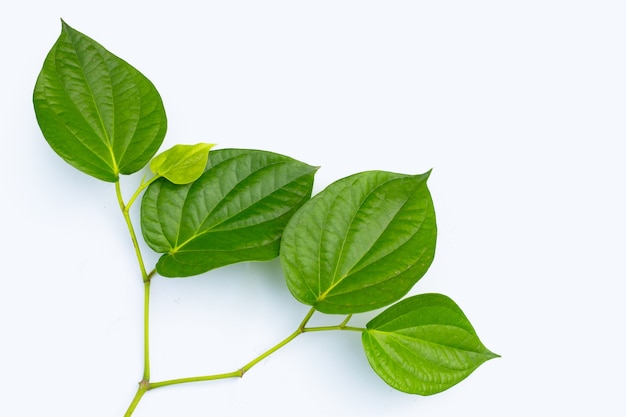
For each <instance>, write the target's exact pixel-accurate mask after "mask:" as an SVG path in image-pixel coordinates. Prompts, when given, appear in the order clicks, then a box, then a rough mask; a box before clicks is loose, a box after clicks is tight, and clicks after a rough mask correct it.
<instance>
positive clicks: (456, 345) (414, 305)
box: [362, 294, 498, 395]
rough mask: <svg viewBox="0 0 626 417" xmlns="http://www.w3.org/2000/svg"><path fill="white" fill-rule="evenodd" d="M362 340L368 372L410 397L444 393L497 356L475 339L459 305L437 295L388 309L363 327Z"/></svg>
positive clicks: (419, 297) (421, 297) (412, 298)
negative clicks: (370, 367)
mask: <svg viewBox="0 0 626 417" xmlns="http://www.w3.org/2000/svg"><path fill="white" fill-rule="evenodd" d="M362 342H363V348H364V349H365V355H366V356H367V360H368V361H369V363H370V365H371V366H372V368H373V369H374V371H375V372H376V373H377V374H378V375H379V376H380V377H381V378H382V379H383V380H384V381H385V382H386V383H387V384H389V385H390V386H392V387H393V388H395V389H398V390H400V391H403V392H407V393H410V394H420V395H431V394H436V393H438V392H441V391H444V390H446V389H448V388H450V387H452V386H453V385H455V384H457V383H459V382H461V381H462V380H463V379H465V378H466V377H467V376H468V375H469V374H471V373H472V372H473V371H474V370H475V369H476V368H478V367H479V366H480V365H481V364H482V363H484V362H485V361H487V360H489V359H493V358H496V357H498V355H496V354H495V353H492V352H490V351H489V350H488V349H487V348H486V347H485V346H484V345H483V344H482V342H481V341H480V340H479V339H478V336H477V335H476V332H475V331H474V328H473V327H472V325H471V324H470V322H469V321H468V320H467V317H465V315H464V314H463V312H462V311H461V309H460V308H459V306H458V305H456V303H454V301H452V300H451V299H450V298H448V297H446V296H445V295H441V294H423V295H417V296H414V297H410V298H407V299H405V300H403V301H401V302H399V303H398V304H396V305H393V306H391V307H390V308H388V309H387V310H385V311H384V312H383V313H381V314H380V315H378V316H377V317H375V318H374V319H373V320H371V321H370V322H369V323H368V324H367V330H365V331H364V332H363V334H362Z"/></svg>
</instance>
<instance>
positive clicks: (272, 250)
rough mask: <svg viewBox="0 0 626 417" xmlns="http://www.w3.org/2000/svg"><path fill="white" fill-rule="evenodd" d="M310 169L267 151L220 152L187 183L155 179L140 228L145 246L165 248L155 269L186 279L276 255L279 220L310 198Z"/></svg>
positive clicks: (312, 169)
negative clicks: (199, 173)
mask: <svg viewBox="0 0 626 417" xmlns="http://www.w3.org/2000/svg"><path fill="white" fill-rule="evenodd" d="M316 171H317V168H316V167H312V166H310V165H307V164H304V163H302V162H299V161H296V160H294V159H291V158H288V157H286V156H283V155H278V154H275V153H271V152H265V151H256V150H244V149H222V150H217V151H212V152H211V153H210V154H209V163H208V165H207V170H206V171H205V172H204V174H202V176H200V178H198V179H197V180H196V181H194V182H193V183H190V184H186V185H176V184H173V183H171V182H169V181H167V180H166V179H164V178H161V179H159V180H157V181H155V182H154V183H152V184H151V185H150V186H149V187H148V189H147V190H146V192H145V194H144V197H143V200H142V205H141V225H142V231H143V236H144V238H145V240H146V242H147V243H148V245H149V246H150V247H151V248H152V249H154V250H155V251H156V252H159V253H164V255H163V256H161V258H160V259H159V261H158V263H157V271H158V272H159V274H161V275H163V276H167V277H184V276H191V275H197V274H200V273H203V272H206V271H209V270H211V269H214V268H217V267H220V266H224V265H228V264H232V263H236V262H242V261H263V260H269V259H272V258H275V257H276V256H278V249H279V244H280V238H281V235H282V232H283V229H284V227H285V224H286V223H287V221H288V220H289V218H291V216H292V215H293V213H294V212H295V211H296V210H297V209H298V208H299V207H300V206H301V205H302V204H303V203H304V202H305V201H307V200H308V199H309V198H310V196H311V189H312V187H313V177H314V175H315V172H316Z"/></svg>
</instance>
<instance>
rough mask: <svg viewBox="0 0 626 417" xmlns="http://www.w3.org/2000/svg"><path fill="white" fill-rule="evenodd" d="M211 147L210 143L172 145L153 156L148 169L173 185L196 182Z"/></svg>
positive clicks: (202, 170) (207, 158) (204, 165)
mask: <svg viewBox="0 0 626 417" xmlns="http://www.w3.org/2000/svg"><path fill="white" fill-rule="evenodd" d="M213 146H214V145H213V144H210V143H198V144H196V145H174V146H172V147H171V148H170V149H168V150H166V151H164V152H162V153H160V154H159V155H157V156H155V157H154V159H153V160H152V161H150V169H151V170H152V172H154V173H155V174H156V175H158V176H160V177H164V178H166V179H168V180H169V181H171V182H173V183H174V184H188V183H190V182H193V181H195V180H197V179H198V178H199V177H200V175H202V173H203V172H204V168H205V167H206V164H207V161H208V160H209V151H210V150H211V148H212V147H213Z"/></svg>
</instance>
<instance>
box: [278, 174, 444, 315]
mask: <svg viewBox="0 0 626 417" xmlns="http://www.w3.org/2000/svg"><path fill="white" fill-rule="evenodd" d="M427 178H428V174H423V175H416V176H411V175H404V174H395V173H391V172H383V171H369V172H363V173H360V174H355V175H352V176H350V177H347V178H344V179H341V180H339V181H337V182H335V183H333V184H331V185H330V186H329V187H328V188H326V189H325V190H324V191H322V192H321V193H319V194H318V195H316V196H315V197H313V198H312V199H311V200H310V201H309V202H307V203H306V204H305V205H304V206H303V207H302V209H300V210H299V211H298V213H296V214H295V215H294V217H293V218H292V219H291V221H290V222H289V224H288V225H287V227H286V229H285V233H284V236H283V240H282V243H281V263H282V266H283V270H284V273H285V278H286V280H287V285H288V287H289V290H290V291H291V293H292V294H293V295H294V297H296V299H298V300H299V301H301V302H303V303H305V304H308V305H311V306H314V307H315V308H316V309H317V310H319V311H322V312H325V313H342V314H351V313H358V312H363V311H369V310H374V309H376V308H380V307H384V306H386V305H389V304H391V303H392V302H394V301H397V300H398V299H400V298H401V297H402V296H404V295H405V294H406V293H407V292H408V291H409V289H411V287H413V285H415V283H416V282H417V281H418V280H419V279H420V278H421V277H422V276H423V275H424V273H425V272H426V270H427V269H428V267H429V266H430V264H431V262H432V260H433V256H434V253H435V241H436V236H437V228H436V224H435V212H434V209H433V204H432V199H431V197H430V193H429V191H428V188H427V186H426V180H427Z"/></svg>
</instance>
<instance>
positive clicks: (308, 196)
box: [33, 22, 498, 417]
mask: <svg viewBox="0 0 626 417" xmlns="http://www.w3.org/2000/svg"><path fill="white" fill-rule="evenodd" d="M33 102H34V107H35V113H36V116H37V121H38V123H39V126H40V128H41V131H42V133H43V136H44V138H45V139H46V140H47V142H48V143H49V145H50V146H51V148H52V149H53V150H54V151H55V152H56V153H57V154H58V155H59V156H60V157H61V158H63V159H64V160H65V161H66V162H68V163H69V164H70V165H72V166H74V167H75V168H77V169H78V170H80V171H82V172H84V173H86V174H88V175H91V176H93V177H95V178H97V179H100V180H103V181H108V182H112V183H114V184H115V192H116V198H117V201H118V204H119V207H120V210H121V212H122V215H123V217H124V220H125V223H126V225H127V228H128V231H129V234H130V237H131V241H132V246H133V249H134V252H135V255H136V258H137V263H138V266H139V270H140V274H141V279H142V282H143V284H144V300H143V307H144V324H143V329H144V331H143V340H144V355H143V357H144V371H143V375H142V378H141V380H140V382H139V386H138V389H137V393H136V395H135V397H134V398H133V400H132V402H131V404H130V405H129V407H128V410H127V412H126V414H125V415H126V416H127V417H129V416H131V415H132V414H133V412H134V410H135V408H136V407H137V405H138V404H139V402H140V401H141V399H142V397H143V395H144V394H145V393H146V392H147V391H150V390H153V389H156V388H160V387H164V386H169V385H177V384H185V383H191V382H201V381H212V380H218V379H225V378H240V377H243V375H244V374H245V373H246V372H247V371H249V370H250V369H251V368H253V367H254V366H255V365H256V364H257V363H259V362H260V361H262V360H263V359H265V358H267V357H268V356H269V355H271V354H273V353H274V352H276V351H277V350H279V349H281V348H282V347H283V346H285V345H286V344H288V343H289V342H291V341H292V340H293V339H295V338H296V337H298V336H300V335H301V334H304V333H311V332H320V331H351V332H358V333H361V338H362V345H363V349H364V351H365V356H366V357H367V360H368V362H369V364H370V366H371V368H372V369H373V370H374V371H375V372H376V373H377V374H378V375H379V376H380V377H381V378H382V379H383V380H384V381H385V382H386V383H387V384H389V385H390V386H392V387H394V388H396V389H398V390H400V391H404V392H407V393H412V394H420V395H431V394H435V393H438V392H441V391H444V390H446V389H448V388H450V387H452V386H454V385H456V384H458V383H459V382H460V381H462V380H463V379H464V378H466V377H467V376H468V375H470V374H471V373H472V372H473V371H474V370H475V369H476V368H477V367H479V366H480V365H481V364H482V363H484V362H485V361H487V360H489V359H492V358H495V357H497V356H498V355H496V354H494V353H492V352H491V351H489V350H488V349H487V348H486V347H485V346H484V345H483V344H482V342H481V341H480V340H479V338H478V336H477V334H476V332H475V330H474V329H473V327H472V325H471V324H470V322H469V320H468V319H467V318H466V317H465V315H464V314H463V312H462V311H461V309H460V308H459V307H458V306H457V305H456V304H455V303H454V301H452V300H451V299H450V298H448V297H446V296H444V295H441V294H420V295H414V296H410V297H407V298H405V296H406V295H407V294H408V292H409V291H410V290H411V289H412V288H413V286H414V285H415V284H416V283H417V282H418V281H419V280H420V278H422V276H423V275H424V274H425V273H426V271H427V270H428V268H429V267H430V265H431V263H432V261H433V258H434V253H435V246H436V237H437V226H436V218H435V211H434V205H433V202H432V198H431V195H430V192H429V190H428V187H427V180H428V177H429V175H430V172H428V173H425V174H421V175H407V174H400V173H392V172H385V171H366V172H361V173H356V174H353V175H351V176H348V177H346V178H342V179H339V180H338V181H336V182H334V183H333V184H331V185H329V186H328V187H327V188H326V189H324V190H323V191H321V192H320V193H318V194H317V195H315V196H313V197H312V188H313V181H314V176H315V173H316V172H317V169H318V167H316V166H312V165H309V164H306V163H304V162H301V161H297V160H295V159H293V158H290V157H287V156H284V155H280V154H276V153H273V152H268V151H262V150H253V149H217V150H213V149H212V148H213V145H212V144H206V143H200V144H196V145H175V146H174V147H172V148H170V149H168V150H166V151H164V152H162V153H160V154H159V155H156V153H157V152H158V150H159V148H160V147H161V144H162V142H163V140H164V137H165V133H166V129H167V118H166V115H165V109H164V107H163V103H162V101H161V97H160V95H159V93H158V91H157V90H156V88H155V87H154V85H153V84H152V83H151V82H150V81H149V80H148V79H147V78H146V77H145V76H144V75H143V74H141V73H140V72H139V71H138V70H136V69H135V68H133V67H132V66H131V65H129V64H128V63H127V62H125V61H124V60H122V59H120V58H118V57H117V56H115V55H114V54H112V53H111V52H109V51H108V50H106V49H105V48H104V47H102V46H101V45H100V44H98V43H97V42H96V41H94V40H93V39H91V38H89V37H88V36H86V35H84V34H82V33H80V32H78V31H76V30H75V29H73V28H71V27H70V26H69V25H68V24H66V23H65V22H62V30H61V35H60V36H59V38H58V39H57V41H56V43H55V44H54V46H53V47H52V49H51V50H50V52H49V53H48V56H47V57H46V59H45V61H44V65H43V68H42V70H41V73H40V74H39V77H38V79H37V82H36V85H35V90H34V95H33ZM155 155H156V156H155ZM147 165H149V166H150V169H151V170H152V172H153V174H154V176H153V177H152V178H150V179H149V180H147V181H146V180H145V179H144V180H142V182H141V184H140V185H139V187H138V188H137V190H136V191H135V192H134V193H133V194H132V196H131V197H130V198H129V200H128V201H124V199H123V197H122V190H121V185H120V181H119V179H120V175H131V174H135V173H137V172H138V171H139V170H141V169H142V168H144V167H145V166H147ZM140 198H141V208H140V210H141V211H140V221H141V236H142V237H143V238H144V240H145V242H146V243H147V244H148V246H149V247H150V248H151V249H152V250H154V251H155V252H156V253H160V254H161V256H160V258H159V260H158V262H157V263H156V265H155V266H154V268H152V269H148V268H147V267H146V265H145V263H144V259H143V256H142V253H141V249H140V244H139V240H138V233H137V232H136V231H135V226H134V225H133V222H132V220H131V216H130V210H131V208H133V207H134V203H135V202H137V201H138V200H139V199H140ZM279 256H280V262H281V266H282V269H283V272H284V276H285V280H286V283H287V287H288V288H289V290H290V292H291V294H292V295H293V296H294V297H295V298H296V299H297V300H298V301H300V302H302V303H304V304H306V305H309V306H310V307H311V308H310V310H309V312H308V313H307V315H306V316H305V317H304V319H303V320H302V322H301V323H300V325H298V327H297V328H296V329H295V330H294V331H293V332H292V333H291V334H290V335H288V336H287V337H286V338H285V339H283V340H282V341H280V342H279V343H277V344H276V345H274V346H273V347H271V348H269V349H268V350H267V351H265V352H264V353H262V354H261V355H259V356H257V357H256V358H253V359H252V360H250V361H249V362H247V363H246V364H244V365H242V366H241V367H239V368H236V369H235V370H233V371H231V372H226V373H217V374H208V375H203V376H193V377H182V378H178V379H172V380H166V381H156V382H154V381H151V379H150V333H149V324H150V318H149V306H150V283H151V280H152V279H153V278H154V277H155V276H156V275H157V274H158V275H160V276H162V277H172V278H174V277H191V276H195V275H199V274H203V273H207V272H209V271H211V270H213V269H216V268H220V267H222V266H225V265H230V264H233V263H238V262H251V261H266V260H270V259H274V258H276V257H279ZM379 308H385V310H384V311H383V312H382V313H380V314H378V315H377V316H376V317H374V318H373V319H372V320H370V321H369V322H368V323H367V325H366V326H365V327H353V326H349V325H348V323H349V321H350V319H351V318H352V315H353V314H358V313H363V312H370V311H373V310H376V309H379ZM316 312H320V313H324V314H337V315H341V317H343V319H341V318H340V319H339V320H342V321H340V322H339V324H337V325H334V326H317V327H310V326H308V323H309V320H310V319H311V317H312V316H313V314H314V313H316ZM344 316H345V317H344Z"/></svg>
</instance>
